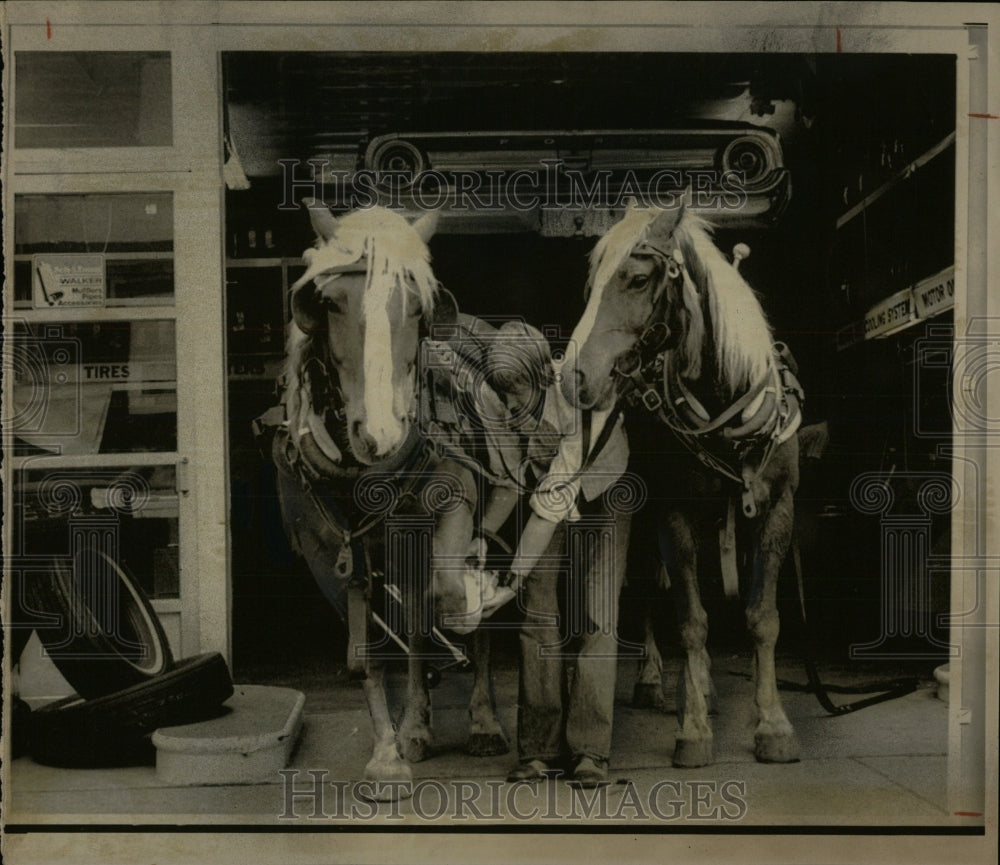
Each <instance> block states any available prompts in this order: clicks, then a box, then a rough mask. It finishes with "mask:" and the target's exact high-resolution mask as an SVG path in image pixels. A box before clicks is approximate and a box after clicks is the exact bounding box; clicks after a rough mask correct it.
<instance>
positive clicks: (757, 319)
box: [674, 211, 772, 395]
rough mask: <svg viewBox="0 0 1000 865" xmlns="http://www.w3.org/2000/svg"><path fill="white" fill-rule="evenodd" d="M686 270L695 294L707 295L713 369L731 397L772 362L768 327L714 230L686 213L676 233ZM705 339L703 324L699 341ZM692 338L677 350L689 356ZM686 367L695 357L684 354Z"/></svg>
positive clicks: (759, 307)
mask: <svg viewBox="0 0 1000 865" xmlns="http://www.w3.org/2000/svg"><path fill="white" fill-rule="evenodd" d="M674 234H675V236H676V238H677V242H678V245H679V247H680V250H681V254H682V255H683V257H684V264H685V270H686V271H687V272H688V273H689V274H690V277H691V279H692V280H693V281H694V283H695V286H696V287H697V290H698V292H699V293H700V294H701V295H702V296H704V297H706V299H707V308H708V314H709V316H710V319H711V328H712V335H713V340H714V343H715V365H716V369H717V371H718V375H719V382H720V384H722V385H723V386H724V387H725V388H726V390H727V391H728V392H729V393H730V394H731V395H732V394H735V393H738V392H740V391H741V390H745V389H747V388H749V387H750V386H752V385H753V384H754V383H755V382H757V381H759V380H760V379H761V378H762V377H763V376H764V375H765V374H766V373H767V370H768V366H769V364H770V358H771V351H772V348H771V346H772V342H771V327H770V325H769V324H768V322H767V317H766V316H765V315H764V310H763V308H762V307H761V305H760V301H759V300H758V299H757V295H756V293H755V292H754V290H753V289H752V288H751V287H750V286H749V285H748V284H747V282H746V280H744V279H743V277H742V276H740V274H739V271H738V270H737V269H736V268H735V267H733V265H732V264H731V263H730V262H729V261H728V259H727V258H726V257H725V256H724V255H723V254H722V252H720V250H719V248H718V247H717V246H716V245H715V241H714V240H713V239H712V227H711V225H710V224H709V223H708V222H707V221H706V220H705V219H703V218H702V217H700V216H698V215H697V214H695V213H692V212H691V211H686V212H685V214H684V216H683V218H682V219H681V221H680V223H679V224H678V226H677V228H676V229H675V231H674ZM703 341H704V325H702V336H701V339H700V340H698V342H699V343H703ZM692 343H693V341H692V340H684V341H682V343H681V345H680V348H679V350H680V351H681V352H682V353H683V354H685V355H690V354H691V352H693V351H699V352H700V351H701V349H702V347H703V346H701V345H699V346H698V347H697V348H695V345H693V344H692ZM684 361H685V362H686V363H688V364H691V363H693V362H695V359H694V357H690V356H686V357H684Z"/></svg>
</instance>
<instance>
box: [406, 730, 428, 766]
mask: <svg viewBox="0 0 1000 865" xmlns="http://www.w3.org/2000/svg"><path fill="white" fill-rule="evenodd" d="M400 744H401V745H402V748H403V757H405V758H406V760H407V761H408V762H410V763H421V762H423V761H424V760H426V759H427V758H428V757H430V755H431V740H430V739H429V738H426V737H423V736H406V737H405V738H402V737H401V741H400Z"/></svg>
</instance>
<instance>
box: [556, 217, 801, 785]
mask: <svg viewBox="0 0 1000 865" xmlns="http://www.w3.org/2000/svg"><path fill="white" fill-rule="evenodd" d="M588 292H589V295H588V298H587V306H586V309H585V311H584V313H583V316H582V318H581V320H580V322H579V323H578V325H577V327H576V329H575V331H574V334H573V340H572V344H573V346H574V347H575V350H576V352H577V355H576V359H575V360H576V373H575V376H566V377H564V380H563V387H564V390H565V392H566V395H567V397H568V398H571V399H573V400H575V401H576V402H577V404H579V405H580V406H581V407H583V408H607V407H608V406H610V405H612V404H614V403H615V401H616V400H618V399H621V398H623V396H624V395H626V394H631V395H633V396H638V397H639V400H638V401H639V402H640V404H641V405H642V406H643V410H640V412H639V417H638V418H637V422H636V423H634V424H632V425H630V428H629V438H630V443H631V445H632V451H633V455H638V457H639V459H640V461H642V459H643V457H644V456H645V457H646V458H647V460H648V461H649V462H650V464H651V465H652V466H654V467H655V468H654V471H655V472H656V476H657V479H658V480H659V484H658V485H651V486H650V488H651V489H654V490H656V489H662V490H663V492H662V493H659V496H660V498H659V501H658V502H657V503H656V504H657V505H658V530H659V532H660V536H661V539H662V541H663V544H662V546H663V547H665V548H666V549H667V550H668V552H667V557H666V562H665V564H666V568H667V572H668V574H669V577H670V580H671V584H672V586H673V589H674V592H675V593H676V595H677V600H678V605H679V616H680V622H681V624H680V639H681V643H682V645H683V648H684V649H685V652H686V661H685V665H684V671H683V675H682V678H681V680H680V681H679V683H678V720H679V722H680V730H679V732H678V735H677V741H676V746H675V750H674V758H673V759H674V764H675V765H677V766H703V765H706V764H709V763H711V762H712V760H713V744H712V729H711V726H710V724H709V720H708V713H709V703H710V701H711V698H712V693H713V689H712V685H711V676H710V665H711V661H710V658H709V654H708V651H707V649H706V636H707V633H708V621H707V616H706V613H705V609H704V607H703V606H702V603H701V600H700V594H699V584H698V570H697V569H698V552H699V549H698V548H699V538H700V536H701V535H702V531H701V528H702V527H703V526H704V525H705V521H714V520H721V521H722V524H723V525H727V526H728V537H729V539H730V543H732V539H733V538H734V537H736V536H742V537H745V538H747V539H749V540H750V542H751V543H752V545H753V548H752V554H751V561H752V575H751V580H750V583H751V585H750V588H749V594H748V597H747V609H746V620H747V625H748V628H749V630H750V633H751V636H752V638H753V642H754V647H755V653H754V671H755V688H756V705H757V712H758V723H757V727H756V731H755V754H756V757H757V759H758V760H760V761H762V762H793V761H795V760H798V759H799V744H798V741H797V738H796V735H795V732H794V730H793V729H792V726H791V724H790V723H789V721H788V718H787V717H786V715H785V712H784V709H783V708H782V705H781V699H780V697H779V694H778V689H777V684H776V680H775V669H774V647H775V642H776V640H777V638H778V628H779V623H778V611H777V607H776V586H777V580H778V572H779V569H780V568H781V564H782V561H783V559H784V557H785V554H786V552H787V550H788V547H789V544H790V540H791V532H792V523H793V495H794V492H795V489H796V487H797V485H798V444H797V441H796V437H795V429H796V427H797V425H798V423H799V420H800V418H801V412H800V411H799V410H798V402H797V401H796V400H795V399H794V398H793V397H791V396H790V393H789V391H790V388H788V387H786V383H787V382H788V381H789V379H786V378H785V375H786V369H785V367H784V366H783V364H782V363H781V362H780V361H779V360H778V359H777V356H776V352H775V347H774V344H773V342H772V337H771V332H770V328H769V326H768V324H767V321H766V319H765V316H764V313H763V311H762V309H761V307H760V304H759V302H758V300H757V298H756V297H755V295H754V293H753V291H752V290H751V288H750V287H749V286H748V285H747V283H746V282H745V281H744V280H743V278H742V277H741V276H740V275H739V272H738V270H737V269H736V267H735V266H734V265H733V264H731V263H730V262H729V261H728V260H727V259H726V258H725V257H724V256H723V255H722V253H721V252H720V251H719V250H718V249H717V247H716V246H715V244H714V242H713V240H712V238H711V235H710V232H709V230H708V227H707V225H706V223H705V222H703V221H702V220H701V219H700V218H699V217H698V216H696V215H694V214H692V213H691V212H689V211H688V212H685V209H684V207H683V205H682V206H681V207H679V208H677V209H673V210H658V209H643V208H639V207H635V206H631V207H630V208H629V209H628V210H627V211H626V213H625V216H624V217H623V219H622V220H621V221H620V222H619V223H617V224H616V225H614V226H613V227H612V228H611V229H610V230H609V232H608V233H607V234H606V235H605V236H604V237H603V238H602V239H601V240H600V241H599V243H598V244H597V246H596V247H595V249H594V252H593V256H592V262H591V272H590V279H589V282H588ZM796 384H797V383H796ZM799 397H801V393H800V392H799ZM663 425H666V426H667V427H668V428H669V429H670V430H671V431H672V432H675V433H676V435H674V436H664V432H666V430H664V429H663ZM644 436H645V437H648V438H650V439H651V442H650V444H649V445H648V446H646V447H645V454H643V449H644V446H643V444H642V441H643V438H644ZM734 503H735V509H734V510H735V513H737V514H741V516H740V517H739V518H735V517H734V516H733V515H732V514H733V512H734V510H733V504H734ZM727 510H728V511H729V516H728V523H727ZM723 570H724V571H725V565H724V566H723ZM654 673H655V671H654ZM646 678H651V677H648V676H647V677H646ZM657 679H658V677H657Z"/></svg>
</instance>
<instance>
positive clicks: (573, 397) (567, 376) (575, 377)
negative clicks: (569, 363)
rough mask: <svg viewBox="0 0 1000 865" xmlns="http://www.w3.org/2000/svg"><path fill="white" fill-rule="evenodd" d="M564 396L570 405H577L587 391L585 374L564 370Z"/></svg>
mask: <svg viewBox="0 0 1000 865" xmlns="http://www.w3.org/2000/svg"><path fill="white" fill-rule="evenodd" d="M559 384H560V387H561V388H562V394H563V396H564V397H565V398H566V400H567V402H569V404H570V405H576V404H577V402H578V401H579V400H580V399H582V398H583V397H582V395H583V393H584V392H585V390H586V387H585V384H584V378H583V373H582V372H580V370H578V369H567V368H564V369H563V371H562V379H561V381H560V383H559Z"/></svg>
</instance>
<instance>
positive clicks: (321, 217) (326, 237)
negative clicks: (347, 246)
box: [302, 198, 337, 242]
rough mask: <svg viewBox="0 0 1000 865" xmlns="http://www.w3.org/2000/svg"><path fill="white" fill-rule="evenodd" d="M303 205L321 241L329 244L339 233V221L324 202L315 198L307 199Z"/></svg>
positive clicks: (303, 201)
mask: <svg viewBox="0 0 1000 865" xmlns="http://www.w3.org/2000/svg"><path fill="white" fill-rule="evenodd" d="M302 203H303V204H304V205H305V206H306V208H307V209H308V211H309V220H310V221H311V222H312V227H313V230H314V231H315V232H316V234H318V235H319V237H320V239H321V240H323V241H325V242H328V241H330V240H332V239H333V236H334V235H335V234H336V233H337V220H336V219H335V218H334V216H333V214H332V213H330V209H329V208H328V207H327V206H326V204H325V203H324V202H322V201H318V200H317V199H315V198H305V199H303V200H302Z"/></svg>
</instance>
